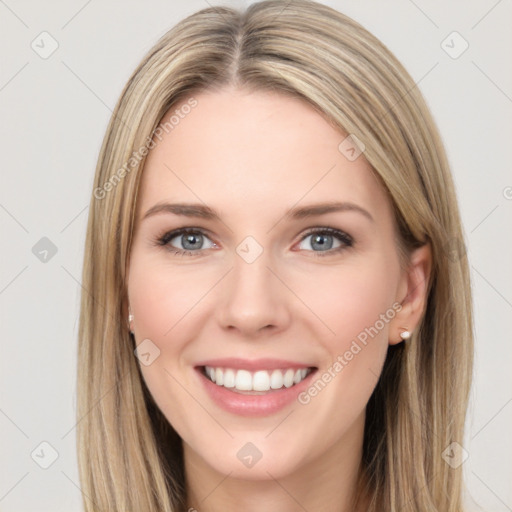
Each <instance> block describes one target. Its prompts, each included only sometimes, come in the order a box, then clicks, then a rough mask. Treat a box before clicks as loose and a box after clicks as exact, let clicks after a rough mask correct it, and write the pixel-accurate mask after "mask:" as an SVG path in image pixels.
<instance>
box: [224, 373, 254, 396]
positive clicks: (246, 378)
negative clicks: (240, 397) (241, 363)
mask: <svg viewBox="0 0 512 512" xmlns="http://www.w3.org/2000/svg"><path fill="white" fill-rule="evenodd" d="M217 371H222V370H220V369H219V368H217ZM217 384H218V382H217ZM219 385H220V384H219ZM235 388H236V389H239V390H240V391H251V389H252V375H251V372H248V371H247V370H238V371H237V372H236V380H235Z"/></svg>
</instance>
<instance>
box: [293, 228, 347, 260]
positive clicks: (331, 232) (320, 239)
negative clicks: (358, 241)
mask: <svg viewBox="0 0 512 512" xmlns="http://www.w3.org/2000/svg"><path fill="white" fill-rule="evenodd" d="M309 237H311V242H310V246H311V247H312V248H314V247H316V248H317V249H320V250H318V251H316V250H314V251H313V252H314V253H315V256H328V255H330V254H333V253H338V252H340V251H342V250H343V249H346V248H347V247H352V245H353V244H354V241H353V240H352V238H351V237H350V236H349V235H347V234H346V233H344V232H343V231H340V230H338V229H333V228H318V229H315V230H313V231H310V232H309V233H307V234H306V235H305V236H304V237H303V238H302V240H301V243H302V242H304V240H306V239H308V238H309ZM334 241H337V242H338V245H337V246H335V247H333V244H334Z"/></svg>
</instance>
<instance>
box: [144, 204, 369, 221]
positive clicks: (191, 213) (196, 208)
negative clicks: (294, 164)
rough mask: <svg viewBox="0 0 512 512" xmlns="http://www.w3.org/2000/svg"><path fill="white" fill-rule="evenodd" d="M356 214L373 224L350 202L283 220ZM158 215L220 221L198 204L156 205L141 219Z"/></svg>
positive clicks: (299, 211)
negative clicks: (165, 214)
mask: <svg viewBox="0 0 512 512" xmlns="http://www.w3.org/2000/svg"><path fill="white" fill-rule="evenodd" d="M348 211H352V212H358V213H361V214H362V215H364V216H365V217H366V218H367V219H368V220H370V221H371V222H375V219H374V218H373V217H372V215H371V214H370V213H369V212H368V211H367V210H365V209H364V208H362V207H361V206H359V205H357V204H354V203H350V202H329V203H318V204H313V205H308V206H302V207H295V208H291V209H290V210H289V211H288V212H287V213H286V214H285V218H286V219H289V220H294V219H295V220H297V219H305V218H309V217H314V216H318V215H325V214H328V213H333V212H348ZM160 213H171V214H174V215H181V216H184V217H196V218H201V219H207V220H217V221H220V220H221V218H220V215H219V214H218V213H217V212H216V211H215V210H214V209H212V208H210V207H209V206H206V205H204V204H200V203H188V204H186V203H174V204H171V203H158V204H155V205H154V206H153V207H151V208H150V209H149V210H148V211H147V212H146V213H145V214H144V217H142V220H144V219H147V218H148V217H152V216H153V215H157V214H160Z"/></svg>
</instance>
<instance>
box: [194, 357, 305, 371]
mask: <svg viewBox="0 0 512 512" xmlns="http://www.w3.org/2000/svg"><path fill="white" fill-rule="evenodd" d="M196 366H212V367H214V368H233V369H237V370H249V371H251V370H252V371H256V370H279V369H283V370H284V369H286V368H293V369H297V368H315V367H314V366H312V365H310V364H308V363H302V362H300V361H289V360H285V359H272V358H261V359H241V358H238V357H225V358H221V359H208V360H204V361H201V362H199V363H197V364H196Z"/></svg>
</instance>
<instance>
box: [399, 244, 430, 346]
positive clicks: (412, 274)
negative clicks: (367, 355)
mask: <svg viewBox="0 0 512 512" xmlns="http://www.w3.org/2000/svg"><path fill="white" fill-rule="evenodd" d="M431 269H432V251H431V248H430V244H429V243H426V244H425V245H422V246H421V247H419V248H418V249H415V250H414V251H413V252H412V254H411V256H410V263H409V266H408V268H407V270H406V271H405V274H404V275H403V282H402V283H401V286H400V287H399V294H400V295H399V296H398V297H397V299H396V300H397V301H398V302H400V304H401V305H402V309H401V310H400V311H399V312H398V313H397V315H396V316H395V318H394V319H393V321H392V322H391V324H390V332H389V344H390V345H395V344H397V343H400V342H401V341H404V340H408V339H410V338H412V337H413V334H414V330H415V328H416V327H417V326H418V324H419V323H420V321H421V318H422V316H423V314H424V311H425V309H426V306H427V300H428V291H429V283H430V273H431Z"/></svg>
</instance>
